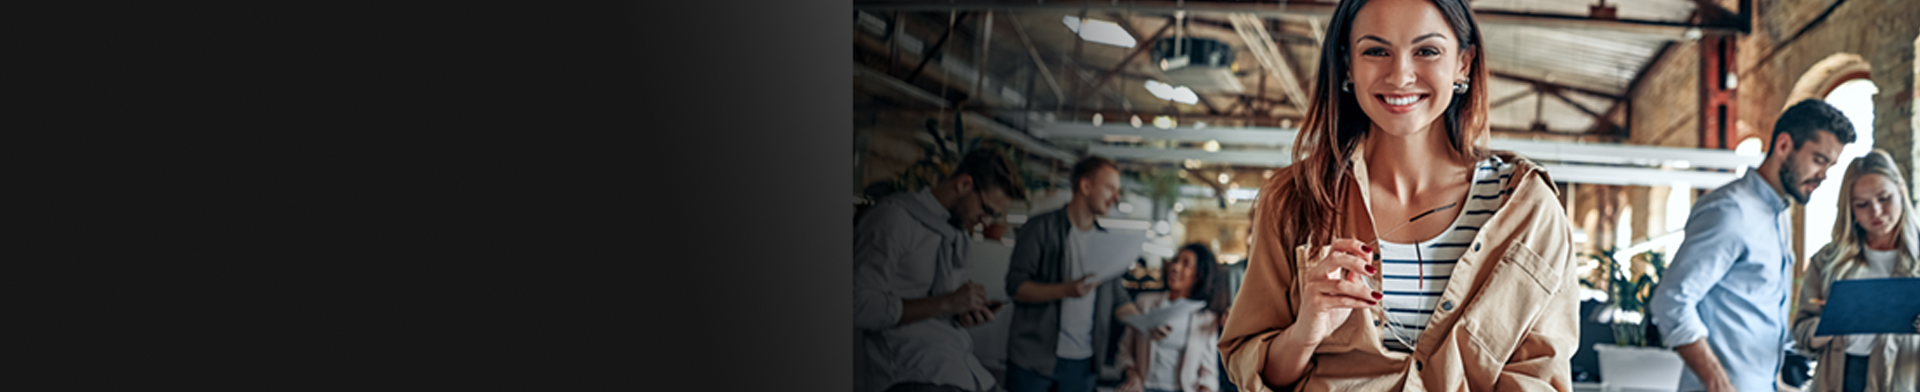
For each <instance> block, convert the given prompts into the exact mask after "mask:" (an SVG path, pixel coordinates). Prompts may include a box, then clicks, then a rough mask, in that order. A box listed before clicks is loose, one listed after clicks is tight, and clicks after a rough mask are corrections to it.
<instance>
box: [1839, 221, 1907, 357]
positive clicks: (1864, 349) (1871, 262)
mask: <svg viewBox="0 0 1920 392" xmlns="http://www.w3.org/2000/svg"><path fill="white" fill-rule="evenodd" d="M1862 250H1863V252H1861V253H1862V254H1865V255H1866V256H1867V268H1862V269H1857V270H1854V271H1853V276H1852V277H1849V278H1848V279H1878V278H1885V277H1890V276H1893V274H1892V272H1893V261H1894V260H1895V259H1897V258H1898V257H1899V256H1898V254H1897V253H1894V252H1896V251H1891V250H1873V249H1872V248H1867V249H1862ZM1873 338H1874V334H1870V333H1867V334H1849V335H1847V337H1846V339H1845V340H1846V341H1847V355H1859V356H1866V355H1869V354H1873Z"/></svg>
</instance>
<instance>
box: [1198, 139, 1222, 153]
mask: <svg viewBox="0 0 1920 392" xmlns="http://www.w3.org/2000/svg"><path fill="white" fill-rule="evenodd" d="M1200 149H1202V150H1207V152H1219V151H1220V141H1219V140H1208V141H1207V144H1204V145H1201V146H1200Z"/></svg>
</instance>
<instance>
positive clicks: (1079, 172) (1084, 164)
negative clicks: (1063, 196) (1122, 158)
mask: <svg viewBox="0 0 1920 392" xmlns="http://www.w3.org/2000/svg"><path fill="white" fill-rule="evenodd" d="M1101 168H1113V170H1114V171H1119V170H1120V165H1118V164H1115V163H1113V160H1112V159H1107V158H1102V157H1087V158H1086V159H1081V160H1080V162H1075V163H1074V164H1073V174H1071V175H1069V176H1068V177H1067V181H1069V182H1068V184H1070V185H1068V186H1067V189H1069V190H1071V191H1073V192H1074V193H1080V179H1082V178H1087V176H1089V175H1093V172H1096V171H1100V169H1101Z"/></svg>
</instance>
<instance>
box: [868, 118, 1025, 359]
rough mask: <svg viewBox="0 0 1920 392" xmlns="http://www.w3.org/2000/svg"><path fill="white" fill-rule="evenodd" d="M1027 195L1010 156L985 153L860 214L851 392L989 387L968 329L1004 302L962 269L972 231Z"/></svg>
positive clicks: (972, 155) (978, 151)
mask: <svg viewBox="0 0 1920 392" xmlns="http://www.w3.org/2000/svg"><path fill="white" fill-rule="evenodd" d="M1026 197H1027V191H1026V188H1025V187H1023V186H1022V185H1021V181H1020V178H1019V175H1018V174H1017V173H1016V172H1015V171H1014V169H1013V167H1012V164H1011V163H1010V162H1009V161H1008V160H1007V158H1006V156H1005V155H1002V154H1001V153H1000V152H998V151H994V150H992V149H986V148H982V149H976V150H974V151H973V152H971V153H968V154H967V155H966V157H964V158H962V159H961V161H960V164H959V166H957V167H955V168H954V171H953V173H952V174H950V175H948V176H947V177H946V178H944V179H941V180H940V182H939V183H937V184H934V185H933V186H931V187H928V188H927V189H922V190H920V191H918V192H912V193H906V194H900V195H894V196H890V197H887V198H885V199H881V200H880V201H879V202H878V203H876V204H875V205H874V206H873V207H872V208H871V209H870V210H868V211H867V212H866V213H865V214H864V215H861V217H860V219H859V220H858V221H857V222H856V223H855V224H854V231H853V317H854V326H855V328H857V329H858V331H857V334H858V335H859V338H858V341H859V344H860V347H859V350H858V351H856V352H855V353H854V354H855V355H854V358H855V363H854V373H855V376H854V383H855V390H858V391H863V392H872V391H887V392H912V391H940V392H948V391H986V390H990V389H992V388H993V386H994V378H993V375H991V374H989V373H988V372H987V369H986V368H985V367H982V366H981V364H980V359H979V358H976V357H975V356H974V354H973V351H974V350H973V338H972V337H971V335H969V334H968V332H967V331H966V329H965V328H966V327H972V326H976V325H981V324H985V323H987V322H990V321H993V318H994V316H993V313H994V311H996V310H998V309H999V307H1000V305H1001V304H1000V303H999V302H998V301H990V300H988V299H987V296H986V289H984V288H981V286H980V284H978V283H973V282H966V281H964V278H963V277H964V276H965V275H964V273H963V271H964V269H965V268H966V267H967V252H968V244H969V243H970V240H971V238H970V237H971V234H972V233H973V230H974V228H976V227H979V226H981V225H984V224H986V223H988V222H991V221H993V220H994V219H996V218H998V217H1000V216H1001V215H1002V214H1004V213H1005V212H1006V211H1007V208H1008V207H1009V206H1011V205H1012V204H1013V202H1014V201H1015V200H1026Z"/></svg>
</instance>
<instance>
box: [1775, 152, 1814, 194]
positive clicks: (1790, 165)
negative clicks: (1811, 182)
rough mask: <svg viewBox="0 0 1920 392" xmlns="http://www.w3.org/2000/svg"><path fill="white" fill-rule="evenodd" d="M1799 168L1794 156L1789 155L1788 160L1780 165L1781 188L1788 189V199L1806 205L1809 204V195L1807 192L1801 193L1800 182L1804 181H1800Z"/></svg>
mask: <svg viewBox="0 0 1920 392" xmlns="http://www.w3.org/2000/svg"><path fill="white" fill-rule="evenodd" d="M1799 169H1800V167H1799V166H1796V165H1794V162H1793V158H1792V157H1788V158H1787V162H1786V163H1785V164H1782V165H1780V188H1781V189H1782V190H1785V191H1787V198H1788V199H1793V202H1794V203H1797V204H1803V205H1804V204H1807V198H1808V196H1807V194H1805V193H1800V184H1801V183H1802V182H1804V181H1799V180H1800V178H1799V177H1800V175H1799V174H1800V173H1799V171H1800V170H1799Z"/></svg>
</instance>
